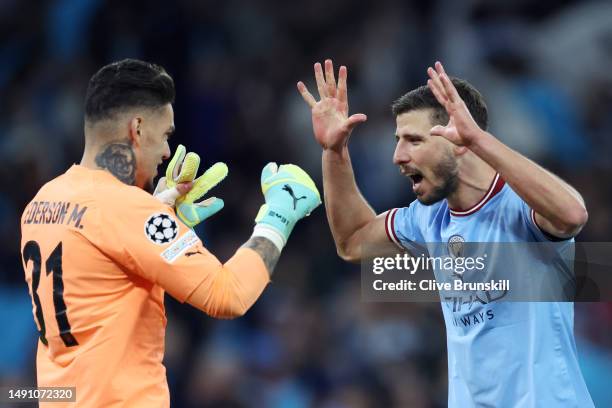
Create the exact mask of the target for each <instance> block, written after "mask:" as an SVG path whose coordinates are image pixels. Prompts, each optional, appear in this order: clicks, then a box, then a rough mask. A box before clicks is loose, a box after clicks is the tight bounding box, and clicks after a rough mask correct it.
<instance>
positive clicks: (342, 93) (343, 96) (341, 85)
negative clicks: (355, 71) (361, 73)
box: [337, 65, 348, 102]
mask: <svg viewBox="0 0 612 408" xmlns="http://www.w3.org/2000/svg"><path fill="white" fill-rule="evenodd" d="M347 75H348V72H347V69H346V67H345V66H344V65H342V66H341V67H340V70H339V71H338V95H337V96H338V100H339V101H340V102H346V100H347V88H346V77H347Z"/></svg>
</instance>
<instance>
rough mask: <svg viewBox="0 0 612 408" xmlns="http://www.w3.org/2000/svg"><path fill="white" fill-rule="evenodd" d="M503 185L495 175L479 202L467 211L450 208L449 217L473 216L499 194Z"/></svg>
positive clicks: (497, 174)
mask: <svg viewBox="0 0 612 408" xmlns="http://www.w3.org/2000/svg"><path fill="white" fill-rule="evenodd" d="M505 184H506V182H505V181H504V179H503V178H501V177H500V175H499V173H495V177H494V178H493V181H492V182H491V185H490V186H489V189H488V190H487V193H486V194H485V195H484V196H483V197H482V198H481V199H480V201H479V202H477V203H476V204H475V205H474V206H472V207H471V208H469V209H467V210H460V209H455V208H450V213H451V215H454V216H455V217H465V216H466V215H471V214H474V213H475V212H476V211H478V210H479V209H481V208H482V206H483V205H485V204H486V203H487V202H488V201H489V200H490V199H492V198H493V197H495V195H496V194H497V193H499V192H500V191H501V189H502V188H504V185H505Z"/></svg>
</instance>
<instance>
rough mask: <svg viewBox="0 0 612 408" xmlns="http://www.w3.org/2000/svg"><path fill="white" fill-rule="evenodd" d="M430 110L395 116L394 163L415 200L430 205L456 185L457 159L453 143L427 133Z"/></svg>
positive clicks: (429, 123)
mask: <svg viewBox="0 0 612 408" xmlns="http://www.w3.org/2000/svg"><path fill="white" fill-rule="evenodd" d="M432 117H433V115H432V110H431V109H418V110H412V111H407V112H404V113H402V114H399V115H398V116H397V117H396V124H397V129H396V133H395V139H396V142H397V145H396V146H395V153H394V154H393V163H395V164H396V165H397V166H398V167H399V170H400V173H402V174H403V175H404V176H406V177H408V178H410V180H411V181H412V190H413V191H414V193H415V194H416V196H417V199H418V200H419V201H420V202H421V203H423V204H425V205H431V204H434V203H436V202H438V201H440V200H443V199H444V198H446V197H448V196H449V195H450V194H452V193H453V192H454V191H455V190H456V188H457V185H458V176H457V168H458V165H457V158H456V157H455V154H454V153H453V145H452V144H451V143H450V142H449V141H447V140H446V139H444V138H442V137H437V136H430V134H429V131H430V129H431V128H432V127H433V126H434V125H436V123H433V122H432Z"/></svg>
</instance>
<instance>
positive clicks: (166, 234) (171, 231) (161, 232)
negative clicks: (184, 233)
mask: <svg viewBox="0 0 612 408" xmlns="http://www.w3.org/2000/svg"><path fill="white" fill-rule="evenodd" d="M144 231H145V236H146V237H147V239H148V240H149V241H151V242H153V243H155V244H158V245H164V244H168V243H170V242H172V241H174V240H175V239H176V237H177V236H178V225H177V223H176V221H174V219H173V218H172V217H171V216H170V215H168V214H164V213H156V214H153V215H151V216H150V217H149V218H148V219H147V221H146V222H145V225H144Z"/></svg>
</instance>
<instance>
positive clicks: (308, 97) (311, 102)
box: [297, 81, 317, 108]
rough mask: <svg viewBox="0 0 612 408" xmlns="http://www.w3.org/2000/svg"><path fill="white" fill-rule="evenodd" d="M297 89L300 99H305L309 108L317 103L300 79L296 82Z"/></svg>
mask: <svg viewBox="0 0 612 408" xmlns="http://www.w3.org/2000/svg"><path fill="white" fill-rule="evenodd" d="M297 89H298V91H299V92H300V95H302V99H304V100H305V101H306V103H307V104H308V106H310V107H311V108H314V106H315V104H316V103H317V100H316V99H315V98H314V96H312V94H311V93H310V92H309V91H308V88H306V85H304V83H303V82H302V81H300V82H298V83H297Z"/></svg>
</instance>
